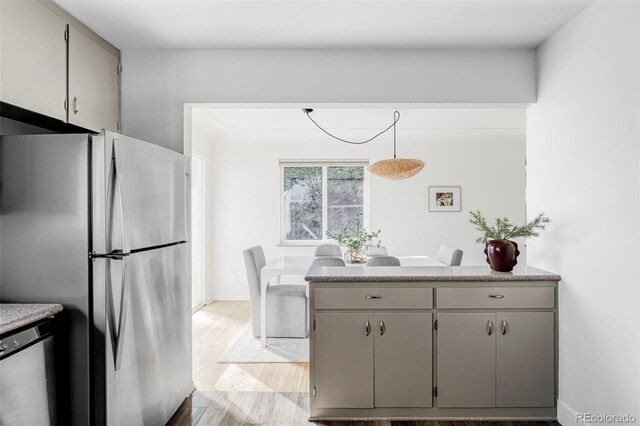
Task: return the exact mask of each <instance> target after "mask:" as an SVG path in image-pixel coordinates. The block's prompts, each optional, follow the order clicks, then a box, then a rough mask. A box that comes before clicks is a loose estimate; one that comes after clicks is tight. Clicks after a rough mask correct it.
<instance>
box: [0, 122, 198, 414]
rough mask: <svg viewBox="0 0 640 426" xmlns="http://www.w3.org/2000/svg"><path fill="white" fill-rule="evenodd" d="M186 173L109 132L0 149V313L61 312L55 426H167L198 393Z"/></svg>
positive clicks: (159, 152) (22, 138)
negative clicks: (6, 305)
mask: <svg viewBox="0 0 640 426" xmlns="http://www.w3.org/2000/svg"><path fill="white" fill-rule="evenodd" d="M189 167H190V162H189V159H188V158H187V157H185V156H184V155H180V154H178V153H175V152H173V151H169V150H167V149H164V148H161V147H159V146H156V145H152V144H149V143H146V142H143V141H140V140H136V139H133V138H130V137H126V136H124V135H120V134H116V133H111V132H104V133H103V134H100V135H89V134H78V135H60V134H56V135H33V136H29V135H19V136H2V137H0V178H1V181H0V202H1V204H0V212H1V217H0V300H1V301H3V302H32V303H35V302H43V303H46V302H51V303H62V304H63V305H64V311H63V312H62V313H61V315H59V316H58V318H57V320H56V328H55V330H56V356H57V365H56V380H57V390H58V392H57V394H58V395H57V396H58V400H59V401H60V406H59V415H58V417H59V423H60V424H73V425H87V424H91V425H102V424H108V425H138V424H147V425H161V424H165V423H166V422H167V421H168V420H169V419H170V417H171V416H172V414H173V413H174V412H175V411H176V409H177V408H178V407H179V406H180V404H181V403H182V402H183V401H184V399H185V398H186V397H188V396H189V394H190V392H191V390H192V389H193V383H192V379H191V377H192V374H191V272H190V266H191V261H190V256H191V252H190V245H189V232H190V211H189V210H190V178H189Z"/></svg>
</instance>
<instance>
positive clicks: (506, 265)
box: [469, 210, 551, 272]
mask: <svg viewBox="0 0 640 426" xmlns="http://www.w3.org/2000/svg"><path fill="white" fill-rule="evenodd" d="M469 214H470V215H471V218H470V219H469V222H470V223H471V224H473V225H475V226H476V228H477V229H478V230H479V231H480V232H482V237H480V238H478V239H477V240H476V242H477V243H484V244H485V248H484V253H485V254H486V255H487V263H488V264H489V265H490V266H491V269H493V270H494V271H499V272H509V271H512V270H513V267H514V266H515V265H516V264H517V263H518V260H517V258H518V255H519V254H520V251H519V250H518V244H516V242H515V241H511V240H512V239H514V238H533V237H538V236H539V235H540V233H539V231H540V230H543V229H545V228H546V226H547V224H548V223H549V222H551V219H549V218H548V217H547V216H546V215H545V214H544V213H539V214H538V215H537V216H536V217H535V218H533V220H531V222H529V223H526V224H524V225H522V226H518V225H513V224H511V222H510V221H509V219H508V218H506V217H500V218H497V219H496V222H495V224H494V225H493V226H490V225H489V224H488V223H487V219H486V218H485V217H484V216H483V215H482V212H480V210H478V211H475V212H470V213H469Z"/></svg>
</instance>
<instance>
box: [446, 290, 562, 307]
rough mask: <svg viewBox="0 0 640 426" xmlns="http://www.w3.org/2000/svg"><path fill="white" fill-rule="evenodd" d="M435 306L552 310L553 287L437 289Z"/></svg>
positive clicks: (553, 299) (553, 300)
mask: <svg viewBox="0 0 640 426" xmlns="http://www.w3.org/2000/svg"><path fill="white" fill-rule="evenodd" d="M437 291H438V299H437V304H438V308H443V309H464V308H486V309H494V308H495V309H501V308H512V309H529V308H531V309H534V308H539V309H552V308H554V307H555V292H554V288H553V287H477V288H468V287H457V288H439V289H438V290H437Z"/></svg>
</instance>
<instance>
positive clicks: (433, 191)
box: [429, 186, 462, 212]
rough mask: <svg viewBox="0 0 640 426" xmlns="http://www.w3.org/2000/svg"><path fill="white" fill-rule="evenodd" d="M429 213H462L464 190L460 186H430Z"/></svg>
mask: <svg viewBox="0 0 640 426" xmlns="http://www.w3.org/2000/svg"><path fill="white" fill-rule="evenodd" d="M429 211H430V212H459V211H462V188H461V187H459V186H430V187H429Z"/></svg>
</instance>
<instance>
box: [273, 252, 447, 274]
mask: <svg viewBox="0 0 640 426" xmlns="http://www.w3.org/2000/svg"><path fill="white" fill-rule="evenodd" d="M313 259H314V257H313V256H278V257H276V258H274V259H272V260H271V261H269V263H267V265H266V266H265V267H264V268H263V270H266V271H268V272H270V273H273V274H278V273H282V274H288V275H298V274H300V275H304V274H306V273H307V271H308V270H309V268H310V267H311V263H312V262H313ZM398 259H399V260H400V264H401V265H402V266H444V264H442V263H440V262H438V261H437V260H435V259H432V258H430V257H429V256H398ZM347 266H348V267H349V268H358V267H360V268H362V267H364V266H366V264H365V263H347Z"/></svg>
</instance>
